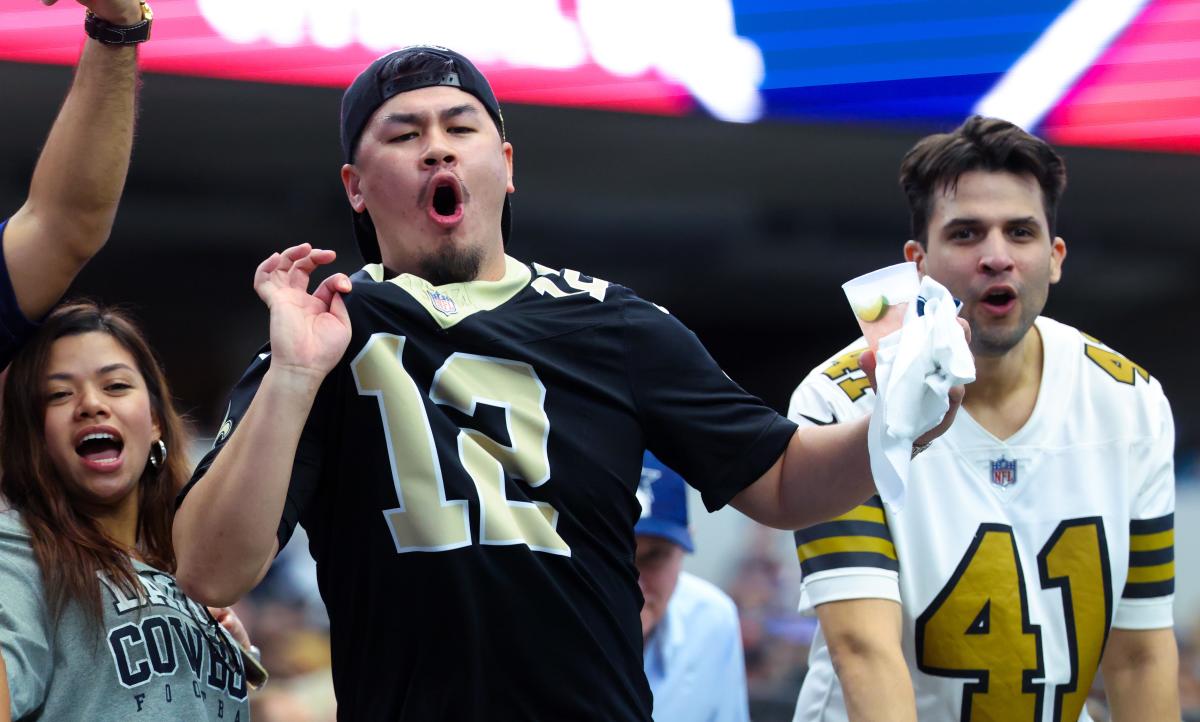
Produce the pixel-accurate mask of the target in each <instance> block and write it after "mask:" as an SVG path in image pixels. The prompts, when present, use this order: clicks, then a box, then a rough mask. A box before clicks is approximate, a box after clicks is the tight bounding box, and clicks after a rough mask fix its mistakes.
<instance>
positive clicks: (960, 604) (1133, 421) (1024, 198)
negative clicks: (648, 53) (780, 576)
mask: <svg viewBox="0 0 1200 722" xmlns="http://www.w3.org/2000/svg"><path fill="white" fill-rule="evenodd" d="M1066 180H1067V178H1066V167H1065V164H1064V162H1063V159H1062V158H1061V157H1060V156H1059V154H1058V153H1057V152H1055V151H1054V149H1053V148H1051V147H1050V146H1049V145H1048V144H1047V143H1046V142H1045V141H1043V140H1041V139H1040V138H1036V137H1034V136H1032V135H1030V134H1029V133H1026V132H1025V131H1024V130H1022V129H1020V128H1018V127H1017V126H1015V125H1013V124H1012V123H1008V122H1006V121H1003V120H998V119H994V118H982V117H978V116H976V117H973V118H970V119H968V120H967V121H966V122H964V123H963V124H962V125H961V126H960V127H959V128H957V129H955V130H954V131H952V132H950V133H942V134H937V135H931V136H928V137H926V138H924V139H922V140H921V141H920V142H918V143H917V144H916V145H915V146H914V147H913V148H912V149H911V150H910V151H909V152H908V154H907V155H906V156H905V157H904V160H903V161H902V163H901V166H900V184H901V187H902V188H903V189H904V191H905V194H906V195H907V197H908V205H909V212H910V215H911V222H912V236H911V238H912V240H909V241H908V242H907V243H905V244H904V257H905V259H906V260H908V261H911V262H914V263H916V264H917V270H918V271H919V272H920V273H921V274H923V275H928V276H931V277H932V278H933V279H934V280H936V281H938V282H940V283H941V284H943V285H944V286H946V288H948V289H949V290H950V291H951V292H952V293H953V294H954V296H955V298H958V299H962V301H963V307H962V310H961V316H962V317H963V318H965V319H966V320H967V321H968V322H969V323H970V326H971V351H972V353H973V354H974V356H975V366H976V374H977V375H976V380H975V382H974V383H972V384H970V385H969V386H968V387H967V394H966V397H965V398H964V400H963V406H962V411H964V412H966V413H963V414H960V415H959V417H958V419H957V421H956V422H955V423H954V425H953V426H952V427H951V428H950V430H949V431H948V432H947V433H946V434H945V436H943V437H942V438H940V439H938V441H937V443H935V444H934V445H933V446H932V447H931V448H930V449H929V450H928V451H926V452H925V453H923V454H921V455H920V456H919V457H917V458H916V459H914V460H913V466H912V472H911V477H910V480H909V486H908V491H907V498H906V500H905V502H904V506H903V508H891V507H887V506H885V505H883V504H882V503H881V502H880V500H879V498H878V497H875V498H874V499H872V500H871V501H870V502H868V503H867V504H865V505H863V506H860V507H859V508H857V509H854V510H852V511H851V512H849V513H848V514H846V515H844V516H841V517H839V518H837V519H835V520H833V521H830V522H826V523H823V524H818V525H816V526H811V527H809V528H806V529H803V530H801V531H798V532H796V544H797V551H798V554H799V558H800V566H801V571H802V574H803V577H802V581H801V587H802V592H801V606H802V607H804V608H815V611H816V615H817V618H818V620H819V624H820V631H819V634H818V635H817V637H816V639H815V640H814V642H813V647H812V653H811V655H810V664H809V672H808V676H807V677H806V678H805V680H804V683H803V686H802V687H801V690H800V696H799V701H798V704H797V707H796V714H795V719H796V720H797V722H810V721H811V722H817V721H818V720H820V721H821V722H830V721H836V720H846V719H850V720H889V721H893V720H894V721H896V722H902V721H904V720H917V719H920V720H922V722H959V721H960V720H962V721H964V722H965V721H970V720H974V721H976V722H978V721H980V720H1041V719H1054V720H1062V721H1063V722H1068V721H1070V722H1074V721H1075V720H1087V719H1089V717H1088V716H1087V711H1086V709H1085V703H1086V700H1087V695H1088V690H1089V689H1091V687H1092V680H1093V678H1094V676H1095V675H1096V672H1097V670H1099V671H1101V672H1102V673H1103V676H1104V688H1105V691H1106V693H1107V695H1108V701H1109V705H1110V708H1111V710H1112V713H1113V719H1114V720H1117V722H1125V721H1129V720H1136V721H1137V722H1157V721H1163V720H1178V719H1179V713H1180V712H1179V687H1178V679H1177V671H1176V670H1177V668H1178V657H1177V651H1176V645H1175V636H1174V633H1173V630H1172V626H1173V617H1172V598H1173V592H1174V586H1175V563H1174V511H1175V475H1174V466H1173V459H1174V443H1175V432H1174V424H1173V421H1172V416H1171V408H1170V405H1169V404H1168V403H1167V398H1166V396H1165V395H1164V393H1163V389H1162V386H1161V385H1160V384H1159V382H1158V380H1157V379H1156V378H1154V377H1153V376H1151V375H1150V373H1149V372H1148V371H1147V370H1146V369H1144V368H1142V367H1141V366H1139V365H1138V364H1136V363H1134V362H1133V361H1131V360H1130V359H1129V358H1128V357H1126V356H1124V355H1122V354H1121V353H1119V352H1118V351H1116V350H1115V349H1113V348H1111V347H1109V346H1107V345H1105V344H1104V343H1102V342H1101V341H1099V340H1097V339H1096V338H1095V337H1093V336H1089V335H1088V334H1086V333H1083V332H1081V331H1079V330H1077V329H1075V328H1072V327H1071V326H1068V325H1065V324H1063V323H1059V322H1058V321H1055V320H1053V319H1050V318H1046V317H1045V316H1042V315H1041V312H1042V309H1043V308H1044V307H1045V305H1046V299H1047V297H1048V295H1049V292H1050V287H1051V286H1052V285H1053V284H1055V283H1057V282H1058V281H1059V279H1060V278H1061V277H1062V272H1063V261H1064V259H1065V257H1066V254H1067V246H1066V242H1065V241H1064V240H1063V239H1062V238H1061V237H1060V236H1059V235H1058V234H1057V231H1058V227H1057V215H1058V204H1059V200H1060V198H1061V197H1062V193H1063V190H1064V189H1065V187H1066ZM864 349H866V343H865V342H864V341H863V340H862V339H861V338H860V339H859V340H858V341H856V342H854V343H852V344H851V345H850V346H847V347H846V348H844V349H842V350H841V351H839V352H837V353H836V354H835V355H834V356H833V357H831V358H830V359H829V360H828V361H826V362H825V363H823V364H821V365H820V366H818V367H817V368H816V369H814V370H813V371H812V372H811V373H810V374H809V375H808V376H807V378H805V379H804V381H803V382H802V383H801V384H800V386H799V388H797V389H796V392H795V394H794V395H793V396H792V402H791V407H790V410H789V417H790V418H791V419H793V420H794V421H796V422H797V423H799V424H802V425H806V426H810V427H811V426H836V425H838V424H844V423H852V422H854V421H855V420H857V419H861V418H863V417H864V416H866V415H867V414H868V413H870V412H871V410H872V409H873V408H874V407H875V394H874V393H873V392H872V391H871V390H870V389H869V388H867V386H866V384H865V382H863V381H862V379H863V371H862V370H861V369H860V368H859V366H860V363H859V359H860V357H861V354H862V353H863V351H864Z"/></svg>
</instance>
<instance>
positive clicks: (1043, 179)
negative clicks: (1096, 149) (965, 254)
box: [900, 115, 1067, 245]
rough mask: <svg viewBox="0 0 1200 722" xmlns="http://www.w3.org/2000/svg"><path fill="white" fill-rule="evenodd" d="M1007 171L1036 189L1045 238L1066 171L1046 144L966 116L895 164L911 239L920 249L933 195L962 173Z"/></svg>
mask: <svg viewBox="0 0 1200 722" xmlns="http://www.w3.org/2000/svg"><path fill="white" fill-rule="evenodd" d="M973 170H984V171H991V172H998V171H1007V172H1009V173H1015V174H1017V175H1031V176H1033V177H1034V178H1035V179H1036V180H1037V182H1038V185H1039V186H1041V189H1042V206H1043V208H1044V209H1045V211H1046V222H1047V224H1049V229H1048V230H1049V232H1050V235H1051V237H1053V236H1054V227H1055V222H1056V219H1057V216H1058V202H1059V200H1060V199H1061V198H1062V194H1063V191H1064V190H1066V187H1067V167H1066V164H1065V163H1063V159H1062V156H1060V155H1059V154H1058V153H1057V152H1056V151H1055V150H1054V149H1053V148H1051V147H1050V145H1049V144H1048V143H1046V141H1044V140H1042V139H1041V138H1038V137H1036V136H1033V135H1030V134H1029V133H1026V132H1025V131H1024V130H1022V129H1021V128H1019V127H1017V126H1016V125H1013V124H1012V123H1010V122H1008V121H1006V120H1000V119H999V118H984V117H982V116H979V115H974V116H971V117H970V118H968V119H967V120H966V122H964V123H963V124H962V125H960V126H958V128H956V129H955V130H954V131H952V132H950V133H937V134H934V135H929V136H926V137H924V138H922V139H921V140H920V141H918V142H917V144H916V145H914V146H913V147H912V149H911V150H909V151H908V153H906V154H905V155H904V160H903V161H901V162H900V187H901V188H902V189H904V195H905V196H907V198H908V211H909V216H910V218H911V224H912V225H911V231H912V238H913V239H914V240H916V241H918V242H920V243H921V244H922V245H924V244H925V242H926V240H927V238H926V234H927V233H928V231H929V216H930V215H931V214H932V212H933V197H934V194H935V193H937V192H939V191H940V190H942V189H943V188H948V189H951V190H953V189H954V188H955V187H956V186H957V185H958V179H959V177H961V176H962V174H963V173H967V172H969V171H973Z"/></svg>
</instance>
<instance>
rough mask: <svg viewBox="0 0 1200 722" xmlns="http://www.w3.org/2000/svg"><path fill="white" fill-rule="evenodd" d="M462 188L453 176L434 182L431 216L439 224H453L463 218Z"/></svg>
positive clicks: (446, 176) (445, 176)
mask: <svg viewBox="0 0 1200 722" xmlns="http://www.w3.org/2000/svg"><path fill="white" fill-rule="evenodd" d="M462 207H463V204H462V186H461V185H459V183H458V179H457V178H455V177H454V176H452V175H444V176H442V177H440V178H437V179H436V180H434V181H433V193H432V194H430V198H429V215H430V216H432V217H433V219H434V220H435V221H438V222H439V223H452V222H455V221H457V220H458V219H459V218H461V217H462Z"/></svg>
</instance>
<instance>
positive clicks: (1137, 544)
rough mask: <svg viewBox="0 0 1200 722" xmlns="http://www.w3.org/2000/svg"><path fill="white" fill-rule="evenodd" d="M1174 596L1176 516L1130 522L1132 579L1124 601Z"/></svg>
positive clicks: (1126, 587)
mask: <svg viewBox="0 0 1200 722" xmlns="http://www.w3.org/2000/svg"><path fill="white" fill-rule="evenodd" d="M1174 592H1175V515H1174V514H1167V515H1166V516H1160V517H1157V518H1155V519H1133V520H1132V521H1130V522H1129V577H1128V578H1127V579H1126V580H1125V591H1124V593H1122V595H1121V596H1123V597H1124V598H1125V599H1148V598H1151V597H1165V596H1167V595H1168V594H1173V593H1174Z"/></svg>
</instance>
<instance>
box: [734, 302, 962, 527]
mask: <svg viewBox="0 0 1200 722" xmlns="http://www.w3.org/2000/svg"><path fill="white" fill-rule="evenodd" d="M959 323H960V324H961V325H962V327H963V331H964V333H966V334H967V335H968V340H969V339H970V329H968V328H967V325H966V322H965V321H962V320H961V319H960V320H959ZM859 363H860V364H861V365H862V368H863V370H864V371H866V372H867V377H868V378H869V379H870V380H871V385H872V386H874V385H875V356H874V354H873V353H871V352H870V351H864V352H863V354H862V356H861V357H860V358H859ZM963 393H964V388H963V387H962V386H955V387H954V388H952V389H951V390H950V409H949V410H948V411H947V412H946V416H945V417H944V418H943V419H942V421H941V422H940V423H939V424H938V425H937V426H935V427H934V428H932V429H930V430H929V431H928V432H926V433H925V434H923V435H922V436H921V437H919V438H918V439H917V440H916V444H918V445H919V444H925V443H928V442H930V441H932V440H934V439H936V438H937V437H939V436H941V435H942V434H943V433H945V432H946V430H947V429H949V428H950V425H951V424H952V423H954V416H955V415H956V414H957V413H958V407H959V406H960V405H961V404H962V398H963ZM869 423H870V419H869V417H863V418H861V419H858V420H856V421H850V422H846V423H841V424H832V425H830V426H811V427H802V428H800V429H797V430H796V433H795V435H794V436H792V439H791V441H790V442H789V443H788V445H787V448H786V449H784V452H783V454H782V455H781V456H780V457H779V460H778V461H776V462H775V464H774V465H773V466H772V467H771V468H770V469H768V470H767V473H765V474H763V476H762V477H761V478H759V479H758V480H757V481H755V482H754V483H753V484H751V485H750V486H748V487H746V488H745V489H744V490H742V492H741V493H739V494H738V495H737V496H735V497H733V500H732V501H731V502H730V503H731V504H732V505H733V507H734V508H735V509H737V510H738V511H740V512H742V513H743V514H745V515H746V516H748V517H750V518H751V519H754V520H755V521H757V522H759V523H760V524H766V525H767V526H772V527H775V528H776V529H803V528H804V527H807V526H811V525H813V524H816V523H818V522H821V521H825V520H826V519H831V518H833V517H835V516H837V515H839V514H842V513H845V512H846V511H849V510H850V509H852V508H853V507H854V506H856V505H858V504H861V503H862V502H863V501H865V500H866V499H867V498H869V497H870V496H871V495H873V494H874V493H875V482H874V481H873V479H872V476H871V461H870V457H869V456H868V454H867V426H868V424H869Z"/></svg>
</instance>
